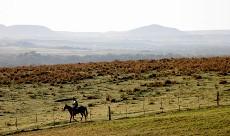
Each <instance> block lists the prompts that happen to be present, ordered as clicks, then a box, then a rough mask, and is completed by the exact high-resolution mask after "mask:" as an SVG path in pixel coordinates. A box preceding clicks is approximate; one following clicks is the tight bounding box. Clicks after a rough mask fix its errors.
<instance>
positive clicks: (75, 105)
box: [73, 97, 78, 109]
mask: <svg viewBox="0 0 230 136" xmlns="http://www.w3.org/2000/svg"><path fill="white" fill-rule="evenodd" d="M77 108H78V102H77V99H76V98H75V97H73V109H77Z"/></svg>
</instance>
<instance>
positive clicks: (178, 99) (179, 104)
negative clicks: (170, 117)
mask: <svg viewBox="0 0 230 136" xmlns="http://www.w3.org/2000/svg"><path fill="white" fill-rule="evenodd" d="M177 98H178V110H179V111H180V97H179V96H178V97H177Z"/></svg>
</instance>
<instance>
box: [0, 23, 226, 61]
mask: <svg viewBox="0 0 230 136" xmlns="http://www.w3.org/2000/svg"><path fill="white" fill-rule="evenodd" d="M34 51H35V52H36V53H38V54H40V55H41V56H43V55H48V56H53V55H55V56H63V57H66V56H87V55H89V56H90V55H99V56H100V55H102V56H103V55H108V54H112V55H116V56H117V57H116V59H117V58H118V59H119V55H124V54H125V55H131V56H135V55H137V54H139V55H140V54H141V56H143V55H147V56H149V55H150V56H151V55H153V56H154V55H157V56H159V55H162V56H170V55H169V54H171V56H185V57H187V56H218V55H230V30H205V31H181V30H178V29H176V28H170V27H164V26H160V25H155V24H153V25H149V26H143V27H139V28H136V29H132V30H128V31H110V32H104V33H102V32H66V31H53V30H51V29H49V28H47V27H44V26H36V25H14V26H4V25H0V64H1V63H2V64H8V63H9V62H5V61H3V60H4V57H5V56H7V55H13V56H17V55H19V56H20V55H22V54H25V53H28V52H34ZM38 56H39V55H38ZM38 56H36V57H38ZM8 57H9V56H8ZM24 57H25V56H24ZM30 57H31V56H30ZM16 58H17V59H20V58H18V57H16ZM99 58H101V57H99ZM134 58H136V57H134ZM6 60H8V59H6ZM89 60H90V59H89ZM101 60H103V59H101ZM110 60H113V59H112V58H111V59H110ZM98 61H100V59H98ZM71 62H72V61H71ZM73 62H75V61H73ZM44 63H45V64H46V62H44ZM49 63H50V62H49ZM57 63H58V61H57ZM22 64H23V63H22ZM34 64H36V61H35V63H34ZM42 64H43V63H42Z"/></svg>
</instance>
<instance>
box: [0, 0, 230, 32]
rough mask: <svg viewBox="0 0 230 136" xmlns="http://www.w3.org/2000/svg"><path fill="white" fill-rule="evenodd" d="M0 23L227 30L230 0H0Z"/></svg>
mask: <svg viewBox="0 0 230 136" xmlns="http://www.w3.org/2000/svg"><path fill="white" fill-rule="evenodd" d="M0 24H4V25H15V24H29V25H44V26H47V27H49V28H51V29H53V30H65V31H110V30H117V31H120V30H128V29H132V28H135V27H139V26H144V25H150V24H159V25H164V26H169V27H175V28H178V29H181V30H205V29H230V0H0Z"/></svg>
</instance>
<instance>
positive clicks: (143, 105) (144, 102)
mask: <svg viewBox="0 0 230 136" xmlns="http://www.w3.org/2000/svg"><path fill="white" fill-rule="evenodd" d="M143 112H144V116H145V97H144V100H143Z"/></svg>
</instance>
